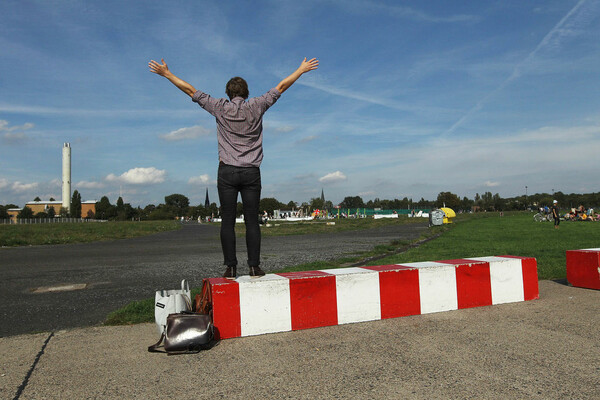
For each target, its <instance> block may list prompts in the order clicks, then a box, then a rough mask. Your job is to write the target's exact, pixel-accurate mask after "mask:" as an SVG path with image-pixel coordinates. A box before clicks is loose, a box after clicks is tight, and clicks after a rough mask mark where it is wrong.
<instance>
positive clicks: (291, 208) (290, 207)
mask: <svg viewBox="0 0 600 400" xmlns="http://www.w3.org/2000/svg"><path fill="white" fill-rule="evenodd" d="M286 207H287V208H288V209H290V210H294V209H296V208H298V203H296V202H295V201H293V200H292V201H290V202H289V203H287V206H286Z"/></svg>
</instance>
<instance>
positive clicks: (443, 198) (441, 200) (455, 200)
mask: <svg viewBox="0 0 600 400" xmlns="http://www.w3.org/2000/svg"><path fill="white" fill-rule="evenodd" d="M460 203H461V201H460V198H459V197H458V196H457V195H455V194H454V193H451V192H440V194H438V196H437V200H436V206H437V207H443V206H444V204H445V205H446V207H448V208H451V209H453V210H458V209H459V208H460Z"/></svg>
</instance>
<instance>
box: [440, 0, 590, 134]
mask: <svg viewBox="0 0 600 400" xmlns="http://www.w3.org/2000/svg"><path fill="white" fill-rule="evenodd" d="M587 1H588V0H580V1H579V2H578V3H577V4H576V5H575V6H574V7H573V8H572V9H571V10H570V11H569V12H568V13H567V14H566V15H565V16H564V17H562V18H561V20H560V21H558V23H557V24H556V25H554V27H553V28H552V29H551V30H550V31H549V32H548V33H547V34H546V36H544V38H543V39H542V40H541V41H540V43H538V45H537V46H536V48H535V49H533V51H531V52H530V53H529V54H528V55H527V57H525V58H524V59H523V61H521V62H520V63H518V64H517V65H516V66H515V67H514V68H513V71H512V73H511V74H510V76H509V77H508V78H506V79H505V80H504V81H503V82H502V83H501V84H500V85H499V86H498V87H497V88H496V89H494V90H492V91H491V92H490V93H488V94H487V95H485V97H484V98H483V99H481V100H479V101H478V102H477V103H476V104H475V105H474V106H473V107H472V108H471V109H470V110H469V111H467V113H466V114H465V115H463V116H462V117H461V118H460V119H459V120H458V121H456V122H455V123H454V124H453V125H452V126H451V127H450V128H449V129H448V130H446V131H445V132H444V133H442V135H441V136H442V137H444V136H446V135H448V134H450V133H453V132H454V131H455V130H456V128H458V127H459V126H461V125H462V124H463V123H464V122H465V121H466V120H467V119H469V118H470V117H471V116H472V115H473V114H475V113H476V112H478V111H479V110H481V109H482V108H483V106H484V105H485V104H486V103H487V102H488V100H489V99H490V98H492V97H494V96H495V95H496V93H498V92H500V91H501V90H503V89H504V88H505V87H506V86H507V85H508V84H509V83H511V82H512V81H514V80H515V79H517V78H518V77H520V76H521V70H522V69H523V67H524V66H526V65H527V64H529V63H530V62H531V60H533V59H534V58H535V56H536V55H537V53H538V52H539V51H540V50H541V49H543V48H545V47H547V46H549V45H551V44H552V39H554V38H555V37H557V35H558V37H557V38H556V40H557V41H558V40H559V39H560V38H561V37H562V36H563V35H560V34H561V30H562V28H563V27H564V25H565V24H566V22H567V21H568V20H569V19H570V18H571V17H572V16H573V14H575V13H576V12H577V11H578V10H579V9H580V8H581V7H582V6H583V5H584V4H585V3H586V2H587ZM557 41H555V42H554V46H558V45H559V43H558V42H557Z"/></svg>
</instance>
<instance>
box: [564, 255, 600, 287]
mask: <svg viewBox="0 0 600 400" xmlns="http://www.w3.org/2000/svg"><path fill="white" fill-rule="evenodd" d="M567 281H568V282H569V283H570V284H571V285H573V286H577V287H582V288H587V289H600V248H595V249H581V250H567Z"/></svg>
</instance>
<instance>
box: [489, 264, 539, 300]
mask: <svg viewBox="0 0 600 400" xmlns="http://www.w3.org/2000/svg"><path fill="white" fill-rule="evenodd" d="M499 257H506V258H519V259H521V266H522V267H523V292H524V293H523V299H524V300H525V301H527V300H535V299H539V298H540V289H539V285H538V273H537V260H536V259H535V258H534V257H518V256H499Z"/></svg>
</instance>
